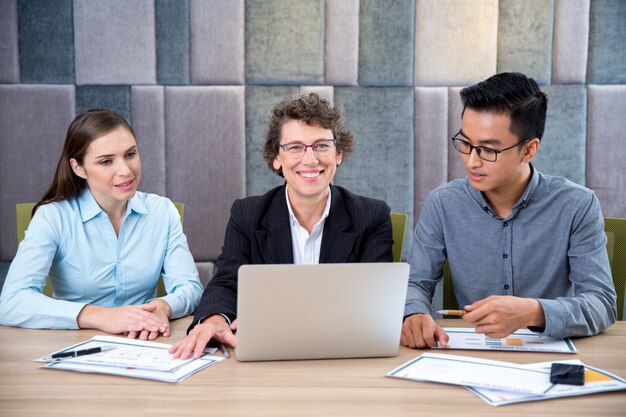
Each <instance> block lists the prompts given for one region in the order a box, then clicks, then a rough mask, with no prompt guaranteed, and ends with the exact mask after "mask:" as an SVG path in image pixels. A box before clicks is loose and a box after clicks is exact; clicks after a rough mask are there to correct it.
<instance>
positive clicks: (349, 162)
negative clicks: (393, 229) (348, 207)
mask: <svg viewBox="0 0 626 417" xmlns="http://www.w3.org/2000/svg"><path fill="white" fill-rule="evenodd" d="M413 97H414V94H413V89H412V88H398V87H396V88H348V87H336V88H335V105H337V106H339V107H340V108H342V109H343V110H344V117H345V121H346V124H347V126H348V127H349V128H350V129H351V130H352V131H353V132H354V136H355V139H356V145H355V147H354V151H353V152H352V153H351V154H349V155H346V157H345V158H344V161H343V162H342V164H341V166H340V167H339V168H338V169H337V176H336V179H337V181H336V183H337V184H338V185H341V186H344V187H346V188H348V189H349V190H351V191H353V192H355V193H357V194H362V195H366V196H369V197H374V198H379V199H382V200H385V201H387V203H388V204H389V206H390V207H391V209H392V210H393V211H402V212H405V213H409V214H410V215H412V214H413V148H414V146H413V143H414V140H413V137H414V128H413V115H414V112H413V106H414V103H413V100H414V99H413Z"/></svg>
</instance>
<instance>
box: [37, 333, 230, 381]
mask: <svg viewBox="0 0 626 417" xmlns="http://www.w3.org/2000/svg"><path fill="white" fill-rule="evenodd" d="M99 346H113V347H115V349H113V350H108V351H105V352H100V353H94V354H91V355H85V356H78V357H75V358H67V359H61V360H51V359H50V356H51V355H52V354H53V353H60V352H65V351H73V350H82V349H89V348H93V347H99ZM171 347H172V345H168V344H165V343H156V342H149V341H143V340H134V339H128V338H123V337H114V336H95V337H93V338H92V339H90V340H87V341H84V342H81V343H77V344H75V345H72V346H69V347H67V348H65V349H61V350H59V351H57V352H53V353H51V354H50V355H47V356H44V357H42V358H40V359H37V361H39V362H49V363H48V365H46V366H44V368H46V369H63V370H69V371H78V372H89V373H103V374H111V375H120V376H128V377H134V378H146V379H154V380H159V381H166V382H179V381H182V380H183V379H185V378H187V377H188V376H190V375H193V374H194V373H196V372H198V371H199V370H201V369H204V368H206V367H207V366H210V365H212V364H214V363H216V362H219V361H221V360H223V359H224V357H221V356H209V355H208V354H209V353H214V352H215V351H216V349H215V348H211V349H205V354H204V356H202V357H201V358H199V359H186V360H182V359H172V355H171V354H170V353H169V352H168V350H169V349H170V348H171Z"/></svg>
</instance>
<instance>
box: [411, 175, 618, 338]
mask: <svg viewBox="0 0 626 417" xmlns="http://www.w3.org/2000/svg"><path fill="white" fill-rule="evenodd" d="M532 170H533V173H532V178H531V180H530V182H529V184H528V186H527V187H526V190H525V191H524V193H523V195H522V197H521V198H520V199H519V201H518V202H517V203H516V204H515V205H514V206H513V210H512V213H511V214H510V215H509V216H508V217H507V218H506V219H503V218H501V217H500V216H498V215H497V214H495V212H494V211H493V210H492V208H491V207H490V206H489V204H488V203H487V201H486V200H485V198H484V196H483V194H482V193H481V192H480V191H478V190H476V189H475V188H473V187H472V186H471V185H470V184H469V181H468V179H467V178H466V179H464V180H462V179H459V180H453V181H451V182H449V183H448V184H446V185H443V186H441V187H439V188H437V189H435V190H433V191H432V192H431V193H430V194H429V195H428V198H427V200H426V204H425V206H424V208H423V209H422V212H421V216H420V221H419V223H418V225H417V227H416V229H415V235H414V238H413V244H412V246H411V253H410V256H409V263H410V265H411V274H410V277H409V288H408V292H407V301H406V306H405V316H407V315H410V314H414V313H430V304H431V300H432V296H433V294H434V292H435V285H436V284H437V282H439V280H440V279H441V276H442V271H443V265H444V262H445V260H446V258H447V259H448V263H449V265H450V270H451V273H452V280H453V286H454V293H455V295H456V298H457V300H458V302H459V305H460V306H461V307H463V306H465V305H468V304H471V303H473V302H475V301H477V300H480V299H483V298H486V297H488V296H490V295H513V296H518V297H526V298H535V299H537V300H538V301H539V303H540V304H541V307H542V308H543V312H544V315H545V320H546V326H545V329H533V330H543V334H544V335H546V336H552V337H566V336H587V335H592V334H596V333H598V332H601V331H603V330H604V329H606V328H607V327H609V326H610V325H611V324H612V323H613V322H614V321H615V317H616V307H615V303H616V295H615V288H614V286H613V281H612V279H611V269H610V266H609V261H608V256H607V253H606V235H605V233H604V220H603V217H602V213H601V210H600V204H599V202H598V199H597V197H596V196H595V195H594V193H593V192H592V191H591V190H589V189H587V188H585V187H582V186H580V185H577V184H574V183H573V182H571V181H568V180H567V179H565V178H562V177H554V176H549V175H543V174H541V173H539V172H537V171H536V170H535V169H534V167H533V168H532Z"/></svg>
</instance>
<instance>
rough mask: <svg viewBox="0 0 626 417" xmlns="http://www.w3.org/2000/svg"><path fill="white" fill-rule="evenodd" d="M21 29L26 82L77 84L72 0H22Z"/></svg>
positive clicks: (19, 12) (21, 63)
mask: <svg viewBox="0 0 626 417" xmlns="http://www.w3.org/2000/svg"><path fill="white" fill-rule="evenodd" d="M17 5H18V31H19V52H20V59H19V61H20V71H21V74H20V75H21V77H20V78H21V80H22V82H23V83H25V84H26V83H30V84H46V83H50V84H57V83H58V84H73V83H74V26H73V25H72V0H58V1H54V2H50V1H46V0H19V1H18V3H17Z"/></svg>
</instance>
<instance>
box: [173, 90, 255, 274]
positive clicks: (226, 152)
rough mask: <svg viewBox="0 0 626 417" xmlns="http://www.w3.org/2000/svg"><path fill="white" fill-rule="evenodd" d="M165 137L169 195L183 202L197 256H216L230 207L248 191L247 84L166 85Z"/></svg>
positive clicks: (204, 258) (186, 229)
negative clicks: (246, 186)
mask: <svg viewBox="0 0 626 417" xmlns="http://www.w3.org/2000/svg"><path fill="white" fill-rule="evenodd" d="M165 138H166V146H165V154H166V156H167V162H166V164H167V166H166V171H167V179H166V191H167V196H168V197H169V198H170V199H172V200H174V201H182V202H183V203H185V224H186V225H187V227H185V233H186V234H187V239H188V241H189V246H190V248H191V252H192V254H193V256H194V259H195V260H196V261H197V262H203V261H210V260H214V259H217V256H218V255H219V253H220V251H221V248H222V242H223V239H224V231H225V229H226V222H227V220H228V217H229V215H230V211H229V210H230V206H231V204H232V202H233V201H234V200H235V199H237V198H241V197H243V196H244V195H245V183H246V177H245V164H246V160H245V120H244V88H243V87H166V88H165ZM189 226H192V227H189Z"/></svg>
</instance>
